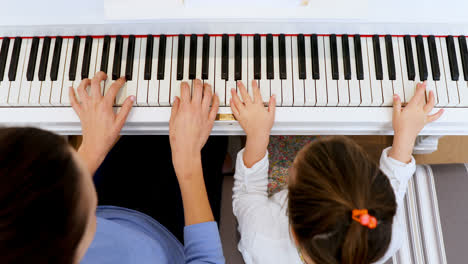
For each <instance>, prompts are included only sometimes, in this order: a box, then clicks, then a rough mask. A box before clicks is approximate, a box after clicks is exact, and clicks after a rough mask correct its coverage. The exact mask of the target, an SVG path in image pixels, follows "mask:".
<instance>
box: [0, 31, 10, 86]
mask: <svg viewBox="0 0 468 264" xmlns="http://www.w3.org/2000/svg"><path fill="white" fill-rule="evenodd" d="M9 49H10V38H6V37H5V38H3V42H2V50H0V82H1V81H3V75H5V67H6V61H7V56H8V50H9Z"/></svg>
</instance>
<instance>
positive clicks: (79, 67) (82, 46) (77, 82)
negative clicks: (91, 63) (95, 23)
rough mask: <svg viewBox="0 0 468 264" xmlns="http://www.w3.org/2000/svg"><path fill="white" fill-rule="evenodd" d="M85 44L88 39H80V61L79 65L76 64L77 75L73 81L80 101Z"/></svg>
mask: <svg viewBox="0 0 468 264" xmlns="http://www.w3.org/2000/svg"><path fill="white" fill-rule="evenodd" d="M85 45H86V41H83V40H81V41H80V48H79V49H78V61H77V65H76V77H75V80H74V81H73V89H74V90H75V95H76V99H77V100H78V102H80V101H81V99H80V94H79V93H78V86H79V85H80V83H81V80H82V78H81V72H82V67H83V59H84V50H85ZM86 88H87V89H88V87H86ZM87 89H86V90H87Z"/></svg>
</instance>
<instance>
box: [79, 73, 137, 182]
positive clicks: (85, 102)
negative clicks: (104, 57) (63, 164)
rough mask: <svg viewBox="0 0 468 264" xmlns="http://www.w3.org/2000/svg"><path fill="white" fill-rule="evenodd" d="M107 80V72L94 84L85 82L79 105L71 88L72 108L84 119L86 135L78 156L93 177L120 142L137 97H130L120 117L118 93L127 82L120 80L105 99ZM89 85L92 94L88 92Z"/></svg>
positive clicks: (82, 84) (82, 83)
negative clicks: (104, 87)
mask: <svg viewBox="0 0 468 264" xmlns="http://www.w3.org/2000/svg"><path fill="white" fill-rule="evenodd" d="M106 79H107V75H106V74H105V73H104V72H98V73H96V75H95V76H94V78H93V79H92V80H89V79H84V80H83V81H81V83H80V85H79V86H78V89H77V92H78V95H79V97H80V101H81V102H78V100H77V98H76V95H75V91H74V90H73V88H72V87H70V102H71V106H72V107H73V109H74V110H75V112H76V114H77V115H78V117H79V118H80V121H81V127H82V133H83V143H82V144H81V147H80V149H79V150H78V152H79V153H80V154H81V155H82V156H83V157H84V159H85V160H86V162H87V165H88V167H89V169H90V171H91V173H92V174H93V173H94V172H95V171H96V169H97V168H98V167H99V165H100V164H101V163H102V161H103V160H104V158H105V157H106V155H107V153H108V152H109V151H110V149H111V148H112V146H113V145H114V144H115V142H116V141H117V140H118V138H119V135H120V130H121V129H122V127H123V126H124V124H125V121H126V120H127V116H128V114H129V112H130V110H131V109H132V106H133V102H134V101H135V96H129V97H128V98H127V99H126V100H125V101H124V103H123V105H122V108H121V109H120V111H119V112H118V113H117V114H116V113H115V112H114V109H113V105H114V101H115V97H116V95H117V92H118V91H119V90H120V88H121V87H122V86H123V85H124V84H125V78H124V77H121V78H120V79H118V80H116V81H115V82H114V83H113V84H112V85H111V86H110V89H109V91H108V92H107V94H106V95H105V96H102V94H101V82H102V81H104V80H106ZM89 85H91V91H90V94H88V92H87V90H86V88H87V87H88V86H89Z"/></svg>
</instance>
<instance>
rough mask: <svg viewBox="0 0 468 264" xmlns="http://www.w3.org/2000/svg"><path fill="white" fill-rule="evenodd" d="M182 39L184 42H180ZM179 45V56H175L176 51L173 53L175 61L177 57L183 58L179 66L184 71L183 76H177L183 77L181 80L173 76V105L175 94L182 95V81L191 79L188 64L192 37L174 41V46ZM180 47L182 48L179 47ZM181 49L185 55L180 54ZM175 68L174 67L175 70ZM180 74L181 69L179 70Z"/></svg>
mask: <svg viewBox="0 0 468 264" xmlns="http://www.w3.org/2000/svg"><path fill="white" fill-rule="evenodd" d="M180 41H183V43H182V44H180ZM175 45H177V49H178V51H177V53H176V54H175V55H177V57H174V52H173V53H172V54H173V57H172V60H173V61H174V60H175V58H177V59H178V60H179V58H181V63H180V64H179V62H178V64H177V67H178V68H179V67H182V70H181V71H180V73H183V75H182V76H177V78H178V77H182V78H181V79H180V80H177V79H174V78H173V81H172V82H171V84H170V86H171V98H170V99H171V105H172V104H173V103H174V96H180V86H181V83H182V82H184V81H185V82H188V81H189V78H188V77H189V76H188V66H189V59H190V58H189V53H190V39H189V38H180V36H179V38H178V40H177V42H174V43H173V46H175ZM179 47H180V49H179ZM179 51H181V52H182V53H183V54H184V56H182V57H181V56H179ZM174 70H175V69H173V71H174ZM177 73H178V74H177V75H179V71H178V72H177ZM188 84H189V86H190V85H191V83H190V82H188Z"/></svg>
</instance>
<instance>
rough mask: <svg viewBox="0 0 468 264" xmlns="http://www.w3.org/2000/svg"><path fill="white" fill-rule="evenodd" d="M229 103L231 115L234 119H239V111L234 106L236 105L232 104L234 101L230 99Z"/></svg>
mask: <svg viewBox="0 0 468 264" xmlns="http://www.w3.org/2000/svg"><path fill="white" fill-rule="evenodd" d="M230 103H231V110H232V113H233V114H234V117H235V118H236V119H238V117H239V109H237V106H236V104H235V103H234V101H233V100H232V98H231V102H230Z"/></svg>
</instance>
